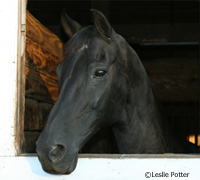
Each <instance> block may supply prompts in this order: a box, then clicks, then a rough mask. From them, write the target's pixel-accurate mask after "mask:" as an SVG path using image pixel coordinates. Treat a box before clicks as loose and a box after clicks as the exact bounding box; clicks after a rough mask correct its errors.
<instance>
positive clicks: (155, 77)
mask: <svg viewBox="0 0 200 180" xmlns="http://www.w3.org/2000/svg"><path fill="white" fill-rule="evenodd" d="M143 64H144V67H145V68H146V70H147V72H148V75H149V79H150V83H151V85H152V88H153V90H154V92H155V94H156V96H157V97H158V99H159V100H161V101H175V102H177V101H185V102H187V101H198V100H199V96H198V93H199V66H198V59H158V60H154V61H146V62H143Z"/></svg>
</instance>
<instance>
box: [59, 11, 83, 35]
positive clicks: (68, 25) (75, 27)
mask: <svg viewBox="0 0 200 180" xmlns="http://www.w3.org/2000/svg"><path fill="white" fill-rule="evenodd" d="M61 24H62V27H63V29H64V32H65V34H66V35H67V36H68V37H69V38H70V37H72V36H73V35H74V34H75V33H76V32H78V31H79V30H81V29H82V26H81V25H80V24H79V23H77V22H76V21H74V20H72V19H71V18H70V17H69V16H68V15H67V13H66V12H65V10H63V11H62V14H61Z"/></svg>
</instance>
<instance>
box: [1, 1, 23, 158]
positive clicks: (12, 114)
mask: <svg viewBox="0 0 200 180" xmlns="http://www.w3.org/2000/svg"><path fill="white" fill-rule="evenodd" d="M23 4H24V1H23V0H18V1H12V0H8V1H0V22H1V27H2V28H1V33H0V39H1V42H0V52H1V58H2V61H1V66H0V80H1V90H0V91H1V93H0V100H1V103H0V114H1V120H0V147H1V148H0V156H15V155H19V154H20V153H21V145H22V140H23V138H22V136H23V131H22V128H23V126H22V124H23V117H22V115H23V112H24V109H23V108H24V106H23V103H24V99H23V98H22V99H21V97H22V94H23V91H24V90H23V88H24V84H23V81H24V74H23V67H22V68H20V67H21V66H23V63H24V62H23V61H24V58H23V50H24V49H23V47H25V46H24V43H25V42H24V38H23V37H22V36H23V33H24V29H22V27H23V26H22V23H23V17H24V14H23V15H22V12H23V8H24V7H23ZM21 70H22V71H21ZM20 88H22V89H21V91H20Z"/></svg>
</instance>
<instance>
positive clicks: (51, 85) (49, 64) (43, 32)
mask: <svg viewBox="0 0 200 180" xmlns="http://www.w3.org/2000/svg"><path fill="white" fill-rule="evenodd" d="M26 24H27V25H26V26H27V33H26V36H27V38H26V97H31V98H33V99H37V100H41V101H46V102H49V103H54V102H55V101H56V99H57V96H58V82H57V76H56V73H55V70H56V68H57V66H58V64H59V63H60V62H61V61H62V51H63V50H62V47H63V45H62V42H61V41H60V39H59V38H58V37H57V36H56V35H55V34H53V33H52V32H51V31H49V30H48V29H47V28H45V27H44V26H43V25H42V24H41V23H40V22H39V21H38V20H37V19H36V18H34V17H33V16H32V15H31V14H30V13H29V12H28V11H27V17H26Z"/></svg>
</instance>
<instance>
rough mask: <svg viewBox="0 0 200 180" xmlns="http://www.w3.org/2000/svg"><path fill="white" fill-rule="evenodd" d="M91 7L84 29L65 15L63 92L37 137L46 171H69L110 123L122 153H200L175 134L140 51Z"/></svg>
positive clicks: (61, 69) (59, 73)
mask: <svg viewBox="0 0 200 180" xmlns="http://www.w3.org/2000/svg"><path fill="white" fill-rule="evenodd" d="M91 11H92V13H93V16H94V25H91V26H88V27H85V28H82V27H81V26H80V25H79V24H78V23H77V22H75V21H74V20H72V19H70V18H69V17H68V16H67V14H66V13H63V14H62V17H61V21H62V24H63V27H64V30H65V32H66V34H67V35H68V36H69V37H71V38H70V40H69V41H68V42H67V44H66V47H65V49H64V60H63V62H62V63H61V64H60V65H59V66H58V68H57V69H56V72H57V76H58V86H59V96H58V99H57V101H56V103H55V105H54V107H53V108H52V110H51V112H50V114H49V118H48V121H47V124H46V126H45V128H44V130H43V132H42V134H41V136H40V137H39V139H38V141H37V154H38V157H39V160H40V162H41V164H42V167H43V169H44V170H45V171H47V172H49V173H56V174H69V173H71V172H72V171H73V170H74V169H75V167H76V164H77V159H78V152H79V149H80V148H81V147H83V145H84V144H85V143H86V142H87V141H88V139H90V138H91V137H92V136H93V135H94V134H95V133H96V132H97V131H98V130H99V129H101V128H102V127H106V126H111V127H112V131H113V133H114V136H115V139H116V143H117V146H118V150H119V153H123V154H124V153H167V152H174V153H197V152H199V150H198V148H197V147H196V146H194V145H192V144H190V143H188V142H186V141H180V140H179V139H177V138H176V137H175V136H174V135H173V133H172V131H171V130H170V128H169V127H168V124H167V121H166V120H165V119H164V118H163V117H162V115H161V113H160V111H159V109H158V106H157V103H156V100H155V98H154V95H153V92H152V89H151V87H150V84H149V80H148V77H147V74H146V71H145V69H144V67H143V65H142V63H141V61H140V59H139V57H138V55H137V54H136V52H135V51H134V50H133V49H132V48H131V47H130V46H129V45H128V43H127V42H126V41H125V40H124V38H123V37H121V36H120V35H118V34H116V33H115V31H114V30H113V29H112V27H111V26H110V24H109V22H108V20H107V19H106V18H105V16H104V15H103V14H102V13H101V12H99V11H97V10H91Z"/></svg>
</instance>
